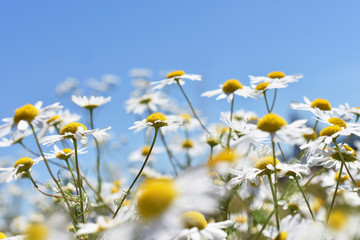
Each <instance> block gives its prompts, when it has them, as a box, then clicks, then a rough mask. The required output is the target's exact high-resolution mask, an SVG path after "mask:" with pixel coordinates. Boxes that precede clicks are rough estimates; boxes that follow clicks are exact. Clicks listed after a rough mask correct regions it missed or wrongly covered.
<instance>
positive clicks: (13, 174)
mask: <svg viewBox="0 0 360 240" xmlns="http://www.w3.org/2000/svg"><path fill="white" fill-rule="evenodd" d="M42 160H43V158H42V157H39V158H36V159H31V158H29V157H23V158H20V159H18V160H17V161H16V162H15V164H14V167H9V168H0V183H2V182H5V181H6V182H7V183H9V182H11V181H13V180H17V179H18V178H19V177H21V176H22V174H23V173H24V172H29V171H30V170H31V167H32V166H33V165H35V164H37V163H38V162H40V161H42Z"/></svg>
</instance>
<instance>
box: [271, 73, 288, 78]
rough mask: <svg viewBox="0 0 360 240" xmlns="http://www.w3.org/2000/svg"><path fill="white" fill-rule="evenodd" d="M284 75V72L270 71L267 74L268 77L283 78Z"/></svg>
mask: <svg viewBox="0 0 360 240" xmlns="http://www.w3.org/2000/svg"><path fill="white" fill-rule="evenodd" d="M283 77H285V73H283V72H271V73H269V74H268V78H283Z"/></svg>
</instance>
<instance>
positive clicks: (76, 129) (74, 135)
mask: <svg viewBox="0 0 360 240" xmlns="http://www.w3.org/2000/svg"><path fill="white" fill-rule="evenodd" d="M110 128H111V127H108V128H105V129H93V130H87V128H86V127H85V125H84V124H82V123H79V122H72V123H69V124H67V125H65V126H64V127H63V128H61V130H60V135H52V136H46V137H43V138H41V139H40V143H42V144H43V145H47V146H49V145H52V144H54V143H56V142H58V141H60V140H64V139H76V140H77V141H79V142H80V143H81V144H82V145H83V146H86V144H87V135H89V134H91V135H93V136H94V138H95V139H96V141H97V142H102V141H104V140H105V139H106V138H107V137H108V136H109V134H108V133H107V132H106V131H108V130H110Z"/></svg>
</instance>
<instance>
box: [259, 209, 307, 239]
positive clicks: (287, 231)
mask: <svg viewBox="0 0 360 240" xmlns="http://www.w3.org/2000/svg"><path fill="white" fill-rule="evenodd" d="M305 225H306V221H303V220H302V219H301V216H300V214H296V215H295V216H291V215H288V216H286V217H285V218H283V219H281V222H280V230H277V229H276V228H275V227H273V226H271V227H269V228H268V229H266V230H264V232H263V233H264V236H266V237H268V238H269V239H281V240H282V239H286V240H295V239H299V238H298V236H299V234H300V233H301V232H302V231H303V228H304V227H305Z"/></svg>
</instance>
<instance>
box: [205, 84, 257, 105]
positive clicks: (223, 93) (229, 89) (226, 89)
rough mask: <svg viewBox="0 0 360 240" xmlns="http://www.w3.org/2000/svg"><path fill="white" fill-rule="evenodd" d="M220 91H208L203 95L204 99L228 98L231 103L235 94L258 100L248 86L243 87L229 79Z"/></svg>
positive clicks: (221, 86)
mask: <svg viewBox="0 0 360 240" xmlns="http://www.w3.org/2000/svg"><path fill="white" fill-rule="evenodd" d="M219 87H220V88H219V89H216V90H213V91H207V92H204V93H203V94H201V96H202V97H213V96H215V95H219V96H218V97H217V98H216V100H219V99H223V98H227V101H228V102H229V103H230V102H231V101H232V99H233V98H234V94H236V95H238V96H242V97H244V98H248V97H252V98H256V95H255V92H254V90H253V89H251V88H250V87H248V86H243V85H242V84H241V83H240V82H239V81H238V80H236V79H229V80H227V81H226V82H225V83H224V84H221V85H219Z"/></svg>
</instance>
